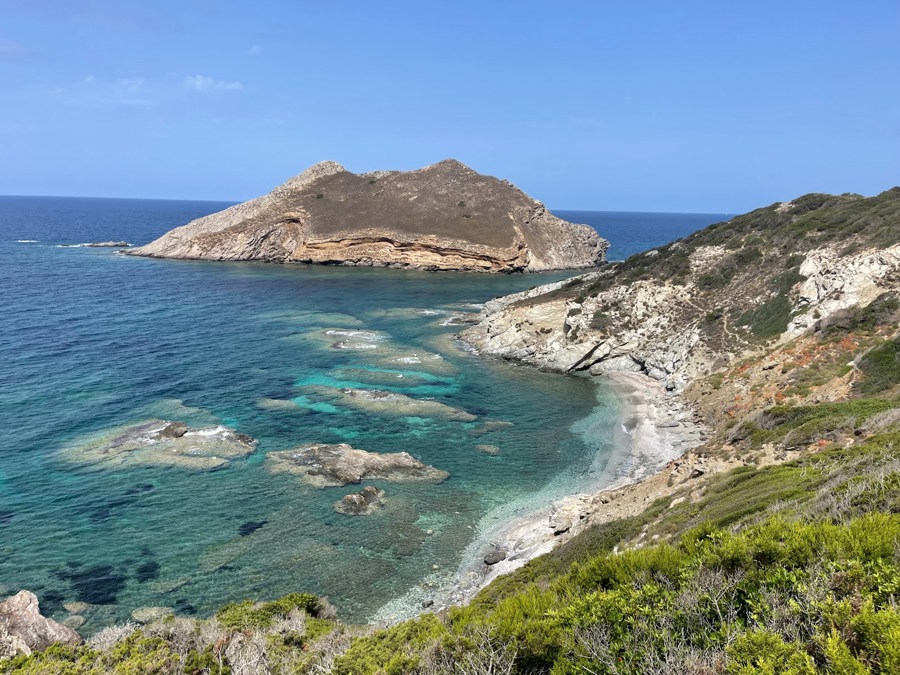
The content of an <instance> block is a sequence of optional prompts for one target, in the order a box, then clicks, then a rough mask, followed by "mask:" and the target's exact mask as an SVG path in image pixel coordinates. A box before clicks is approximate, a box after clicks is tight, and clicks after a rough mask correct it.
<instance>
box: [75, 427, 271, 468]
mask: <svg viewBox="0 0 900 675" xmlns="http://www.w3.org/2000/svg"><path fill="white" fill-rule="evenodd" d="M255 447H256V441H255V440H254V439H253V438H251V437H250V436H247V435H246V434H240V433H237V432H236V431H234V430H232V429H229V428H227V427H223V426H217V427H207V428H203V429H192V428H190V427H188V425H187V424H185V423H184V422H169V421H166V420H150V421H148V422H141V423H139V424H132V425H128V426H124V427H119V428H117V429H113V430H111V431H108V432H105V433H103V434H100V435H97V436H94V437H92V438H89V439H87V440H85V441H84V442H82V443H80V444H78V445H75V446H73V447H71V448H68V449H67V450H66V451H65V455H66V456H67V457H68V458H70V459H72V460H74V461H77V462H92V463H93V462H97V463H100V464H105V465H109V466H119V465H122V464H133V465H139V464H143V465H156V466H180V467H182V468H186V469H197V470H201V471H210V470H213V469H221V468H224V467H226V466H228V463H229V460H232V459H236V458H238V457H244V456H246V455H249V454H251V453H252V452H253V450H254V448H255Z"/></svg>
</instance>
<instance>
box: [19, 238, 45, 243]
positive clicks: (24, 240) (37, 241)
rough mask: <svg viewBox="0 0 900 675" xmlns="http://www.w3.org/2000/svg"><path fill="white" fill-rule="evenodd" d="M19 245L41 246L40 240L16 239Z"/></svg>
mask: <svg viewBox="0 0 900 675" xmlns="http://www.w3.org/2000/svg"><path fill="white" fill-rule="evenodd" d="M16 243H17V244H40V243H41V240H40V239H16Z"/></svg>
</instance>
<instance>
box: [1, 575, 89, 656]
mask: <svg viewBox="0 0 900 675" xmlns="http://www.w3.org/2000/svg"><path fill="white" fill-rule="evenodd" d="M55 643H60V644H64V645H72V646H75V645H79V644H81V637H80V636H79V635H78V633H76V632H75V631H74V630H72V629H71V628H68V627H67V626H63V625H62V624H59V623H57V622H56V621H54V620H53V619H48V618H46V617H45V616H43V615H42V614H41V611H40V608H39V607H38V599H37V596H35V594H34V593H32V592H30V591H19V592H18V593H16V594H15V595H13V596H12V597H9V598H7V599H6V600H4V601H3V602H0V658H4V657H8V656H14V655H16V654H25V655H28V654H31V653H32V652H33V651H41V650H43V649H46V648H47V647H49V646H50V645H52V644H55Z"/></svg>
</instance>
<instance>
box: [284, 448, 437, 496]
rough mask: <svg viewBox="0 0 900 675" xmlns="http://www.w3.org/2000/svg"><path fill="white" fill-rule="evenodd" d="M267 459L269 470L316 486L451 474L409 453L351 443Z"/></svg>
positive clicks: (430, 479)
mask: <svg viewBox="0 0 900 675" xmlns="http://www.w3.org/2000/svg"><path fill="white" fill-rule="evenodd" d="M267 459H268V468H269V471H272V472H273V473H293V474H297V475H299V476H300V477H301V478H302V479H303V480H304V481H305V482H307V483H309V484H310V485H315V486H316V487H340V486H343V485H350V484H357V483H360V482H362V481H364V480H386V481H389V482H392V483H407V482H415V481H423V482H432V483H440V482H442V481H444V480H445V479H446V478H447V477H448V476H449V475H450V474H448V473H447V472H446V471H441V470H440V469H435V468H434V467H433V466H429V465H427V464H424V463H423V462H420V461H419V460H417V459H415V458H413V457H412V456H411V455H410V454H409V453H407V452H393V453H386V454H379V453H377V452H366V451H365V450H359V449H358V448H354V447H352V446H350V445H348V444H347V443H338V444H336V445H326V444H317V445H308V446H304V447H300V448H295V449H293V450H285V451H281V452H270V453H269V454H268V455H267Z"/></svg>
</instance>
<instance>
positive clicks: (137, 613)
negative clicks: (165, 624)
mask: <svg viewBox="0 0 900 675" xmlns="http://www.w3.org/2000/svg"><path fill="white" fill-rule="evenodd" d="M174 613H175V612H174V610H173V609H172V608H171V607H138V608H137V609H135V610H134V611H132V612H131V618H132V619H133V620H134V621H137V622H138V623H144V624H146V623H153V622H154V621H159V620H160V619H165V618H166V617H167V616H171V615H172V614H174Z"/></svg>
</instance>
